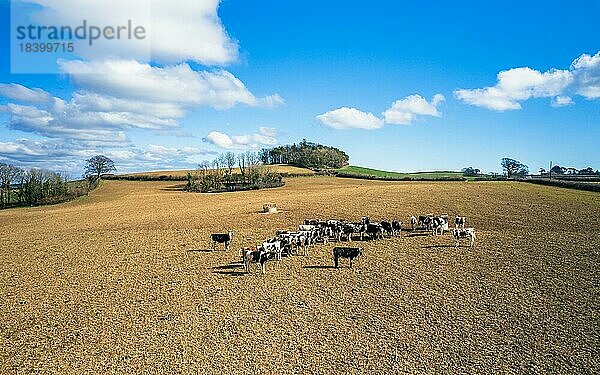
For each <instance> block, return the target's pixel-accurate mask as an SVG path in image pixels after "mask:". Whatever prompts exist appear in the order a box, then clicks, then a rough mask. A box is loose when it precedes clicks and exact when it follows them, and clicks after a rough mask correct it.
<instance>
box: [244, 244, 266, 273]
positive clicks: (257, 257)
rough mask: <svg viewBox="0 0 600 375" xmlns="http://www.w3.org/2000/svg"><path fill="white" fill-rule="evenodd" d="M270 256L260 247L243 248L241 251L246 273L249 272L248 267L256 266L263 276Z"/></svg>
mask: <svg viewBox="0 0 600 375" xmlns="http://www.w3.org/2000/svg"><path fill="white" fill-rule="evenodd" d="M272 256H273V255H272V254H271V253H269V252H268V251H266V250H265V249H263V248H262V247H259V248H258V249H257V248H244V249H242V260H243V262H244V268H245V269H246V272H247V273H251V272H250V265H251V264H252V263H254V264H256V265H257V266H258V267H259V268H260V272H261V273H262V274H263V275H264V274H265V271H266V264H267V261H268V260H269V259H271V258H272Z"/></svg>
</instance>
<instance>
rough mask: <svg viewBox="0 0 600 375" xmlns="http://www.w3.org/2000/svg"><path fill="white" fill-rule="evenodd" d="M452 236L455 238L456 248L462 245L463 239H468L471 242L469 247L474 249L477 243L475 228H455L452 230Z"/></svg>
mask: <svg viewBox="0 0 600 375" xmlns="http://www.w3.org/2000/svg"><path fill="white" fill-rule="evenodd" d="M452 236H453V237H454V241H455V242H454V247H455V248H457V247H458V246H459V245H460V239H461V238H467V239H469V240H470V241H471V244H470V245H469V247H473V243H474V242H475V228H466V229H459V228H454V229H453V230H452Z"/></svg>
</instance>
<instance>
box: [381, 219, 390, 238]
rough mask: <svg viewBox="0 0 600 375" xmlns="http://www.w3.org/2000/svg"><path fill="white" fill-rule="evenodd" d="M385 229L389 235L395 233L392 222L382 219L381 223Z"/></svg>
mask: <svg viewBox="0 0 600 375" xmlns="http://www.w3.org/2000/svg"><path fill="white" fill-rule="evenodd" d="M379 224H380V225H381V227H382V228H383V230H384V231H385V232H386V233H387V234H388V236H393V235H394V228H393V227H392V223H390V222H389V221H382V222H380V223H379Z"/></svg>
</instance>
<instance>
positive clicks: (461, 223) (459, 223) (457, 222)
mask: <svg viewBox="0 0 600 375" xmlns="http://www.w3.org/2000/svg"><path fill="white" fill-rule="evenodd" d="M466 223H467V218H466V217H464V216H457V217H456V218H455V219H454V227H455V228H459V227H460V228H461V229H465V224H466Z"/></svg>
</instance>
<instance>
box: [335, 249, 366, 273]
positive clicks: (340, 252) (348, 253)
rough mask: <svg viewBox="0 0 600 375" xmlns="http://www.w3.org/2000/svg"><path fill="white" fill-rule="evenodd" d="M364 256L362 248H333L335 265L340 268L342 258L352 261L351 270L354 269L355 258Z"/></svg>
mask: <svg viewBox="0 0 600 375" xmlns="http://www.w3.org/2000/svg"><path fill="white" fill-rule="evenodd" d="M361 255H363V248H362V247H334V248H333V265H334V266H335V268H338V265H339V259H340V258H349V259H350V268H352V261H353V260H354V258H357V257H359V256H361Z"/></svg>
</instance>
